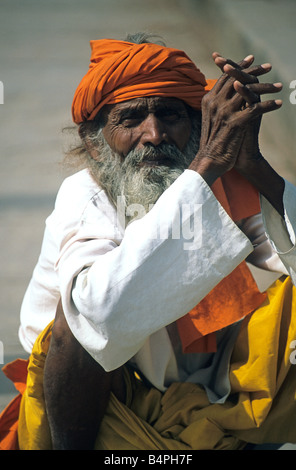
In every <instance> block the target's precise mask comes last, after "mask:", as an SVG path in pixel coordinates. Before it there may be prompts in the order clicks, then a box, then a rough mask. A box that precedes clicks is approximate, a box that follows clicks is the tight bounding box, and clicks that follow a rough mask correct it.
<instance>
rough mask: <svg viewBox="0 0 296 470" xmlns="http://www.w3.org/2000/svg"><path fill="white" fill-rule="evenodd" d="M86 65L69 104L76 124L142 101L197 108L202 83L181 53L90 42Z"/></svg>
mask: <svg viewBox="0 0 296 470" xmlns="http://www.w3.org/2000/svg"><path fill="white" fill-rule="evenodd" d="M90 45H91V50H92V53H91V62H90V66H89V69H88V72H87V73H86V75H85V76H84V77H83V78H82V80H81V82H80V84H79V86H78V88H77V90H76V92H75V95H74V99H73V104H72V116H73V121H74V122H75V123H76V124H79V123H80V122H83V121H87V120H91V119H94V117H95V116H96V114H97V113H98V111H99V110H100V109H101V108H102V107H103V106H104V105H105V104H114V103H120V102H122V101H128V100H131V99H134V98H142V97H143V96H165V97H174V98H179V99H180V100H183V101H185V103H187V104H188V105H189V106H191V107H192V108H194V109H200V108H201V100H202V98H203V96H204V95H205V93H206V90H205V87H206V86H207V81H206V79H205V77H204V75H203V73H202V72H201V71H200V70H199V69H198V68H197V67H196V66H195V64H194V63H193V62H192V61H191V60H190V59H189V57H188V56H187V55H186V54H185V52H183V51H180V50H178V49H172V48H168V47H163V46H159V45H157V44H133V43H131V42H126V41H117V40H113V39H100V40H97V41H90Z"/></svg>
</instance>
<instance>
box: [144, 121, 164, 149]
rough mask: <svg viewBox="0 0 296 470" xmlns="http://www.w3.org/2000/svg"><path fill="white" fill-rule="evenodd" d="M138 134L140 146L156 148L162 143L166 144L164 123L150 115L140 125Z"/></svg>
mask: <svg viewBox="0 0 296 470" xmlns="http://www.w3.org/2000/svg"><path fill="white" fill-rule="evenodd" d="M140 132H141V137H140V142H141V144H142V145H146V144H152V145H154V146H157V145H159V144H161V143H163V142H166V143H167V142H168V135H167V132H166V127H165V125H164V123H163V122H162V121H161V119H159V118H158V117H157V116H155V115H154V114H152V113H151V114H149V115H148V116H147V117H146V119H145V120H144V121H143V122H142V123H141V125H140Z"/></svg>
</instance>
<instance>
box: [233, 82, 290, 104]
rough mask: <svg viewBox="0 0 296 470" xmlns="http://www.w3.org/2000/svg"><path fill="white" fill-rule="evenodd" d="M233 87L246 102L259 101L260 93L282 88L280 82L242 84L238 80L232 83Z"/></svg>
mask: <svg viewBox="0 0 296 470" xmlns="http://www.w3.org/2000/svg"><path fill="white" fill-rule="evenodd" d="M233 88H234V89H235V91H236V92H237V93H238V94H239V95H240V97H241V98H243V99H244V100H245V102H246V103H248V104H253V103H257V102H258V101H260V96H261V95H266V94H268V93H278V92H279V91H281V90H282V88H283V85H282V83H253V84H248V85H243V84H242V83H241V82H239V81H235V82H234V83H233Z"/></svg>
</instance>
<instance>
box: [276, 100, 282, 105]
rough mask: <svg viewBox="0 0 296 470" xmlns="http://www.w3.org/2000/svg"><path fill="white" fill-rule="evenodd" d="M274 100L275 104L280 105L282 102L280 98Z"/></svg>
mask: <svg viewBox="0 0 296 470" xmlns="http://www.w3.org/2000/svg"><path fill="white" fill-rule="evenodd" d="M274 102H275V104H276V105H277V106H282V104H283V101H282V100H275V101H274Z"/></svg>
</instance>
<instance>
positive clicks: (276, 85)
mask: <svg viewBox="0 0 296 470" xmlns="http://www.w3.org/2000/svg"><path fill="white" fill-rule="evenodd" d="M273 86H275V87H276V88H282V86H283V84H282V83H281V82H277V83H274V84H273Z"/></svg>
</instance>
